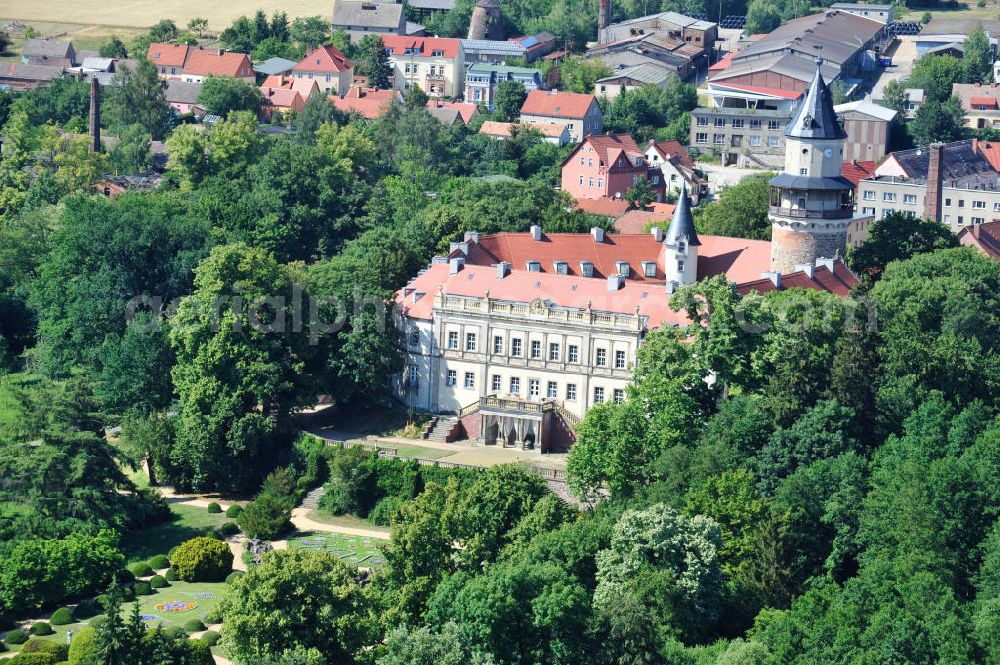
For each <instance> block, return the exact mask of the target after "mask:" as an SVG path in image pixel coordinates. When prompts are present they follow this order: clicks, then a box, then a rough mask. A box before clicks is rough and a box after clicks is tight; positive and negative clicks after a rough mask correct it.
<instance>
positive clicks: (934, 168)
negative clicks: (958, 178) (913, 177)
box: [924, 143, 944, 222]
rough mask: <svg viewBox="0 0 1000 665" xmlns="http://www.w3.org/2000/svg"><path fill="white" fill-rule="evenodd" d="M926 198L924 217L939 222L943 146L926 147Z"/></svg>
mask: <svg viewBox="0 0 1000 665" xmlns="http://www.w3.org/2000/svg"><path fill="white" fill-rule="evenodd" d="M927 150H928V151H929V154H928V164H927V198H926V200H925V202H924V217H926V218H927V219H933V220H934V221H936V222H940V221H941V160H942V159H943V158H944V144H943V143H932V144H930V146H928V147H927Z"/></svg>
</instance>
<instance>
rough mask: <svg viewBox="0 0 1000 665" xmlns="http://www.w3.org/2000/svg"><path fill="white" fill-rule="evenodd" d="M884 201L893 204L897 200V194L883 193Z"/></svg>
mask: <svg viewBox="0 0 1000 665" xmlns="http://www.w3.org/2000/svg"><path fill="white" fill-rule="evenodd" d="M882 200H883V201H889V202H893V201H895V200H896V192H882Z"/></svg>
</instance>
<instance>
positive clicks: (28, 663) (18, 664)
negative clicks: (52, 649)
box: [4, 653, 59, 665]
mask: <svg viewBox="0 0 1000 665" xmlns="http://www.w3.org/2000/svg"><path fill="white" fill-rule="evenodd" d="M57 662H59V661H58V659H57V658H56V657H55V656H54V655H53V654H51V653H19V654H17V655H16V656H14V657H13V658H11V659H10V660H6V661H4V663H6V665H56V663H57Z"/></svg>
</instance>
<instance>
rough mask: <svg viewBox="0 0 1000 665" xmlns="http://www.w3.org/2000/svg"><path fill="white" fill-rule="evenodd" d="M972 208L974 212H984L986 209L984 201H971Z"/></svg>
mask: <svg viewBox="0 0 1000 665" xmlns="http://www.w3.org/2000/svg"><path fill="white" fill-rule="evenodd" d="M972 207H973V208H974V209H975V210H985V209H986V201H973V202H972Z"/></svg>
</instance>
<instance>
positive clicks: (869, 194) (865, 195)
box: [861, 189, 875, 201]
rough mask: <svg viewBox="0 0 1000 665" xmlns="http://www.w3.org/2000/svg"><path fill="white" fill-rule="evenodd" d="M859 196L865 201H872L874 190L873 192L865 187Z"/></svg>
mask: <svg viewBox="0 0 1000 665" xmlns="http://www.w3.org/2000/svg"><path fill="white" fill-rule="evenodd" d="M861 196H862V197H863V198H864V200H865V201H874V200H875V192H873V191H872V190H870V189H866V190H865V191H864V193H863V194H862V195H861Z"/></svg>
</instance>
